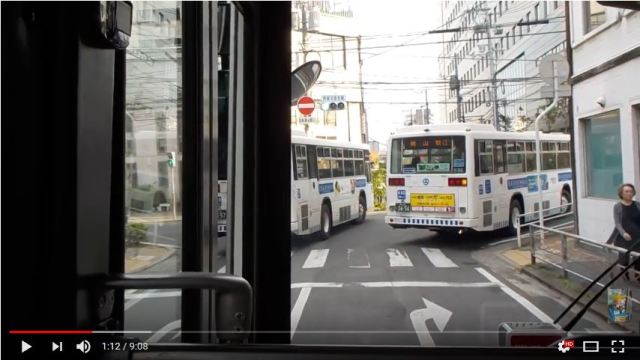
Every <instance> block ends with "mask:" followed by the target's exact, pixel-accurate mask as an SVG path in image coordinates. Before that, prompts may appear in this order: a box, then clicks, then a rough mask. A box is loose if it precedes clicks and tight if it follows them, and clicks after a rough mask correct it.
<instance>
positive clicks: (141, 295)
mask: <svg viewBox="0 0 640 360" xmlns="http://www.w3.org/2000/svg"><path fill="white" fill-rule="evenodd" d="M155 292H156V290H147V291H141V292H139V293H135V294H129V295H126V294H125V297H124V298H125V299H131V300H129V301H126V302H125V303H124V310H125V311H127V310H129V309H130V308H131V307H132V306H133V305H135V304H137V303H139V302H140V301H142V300H144V299H146V298H148V297H152V295H153V294H154V293H155Z"/></svg>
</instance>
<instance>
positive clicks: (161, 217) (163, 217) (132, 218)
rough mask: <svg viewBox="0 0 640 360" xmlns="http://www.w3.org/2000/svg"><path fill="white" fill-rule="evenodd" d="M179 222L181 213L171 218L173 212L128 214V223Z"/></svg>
mask: <svg viewBox="0 0 640 360" xmlns="http://www.w3.org/2000/svg"><path fill="white" fill-rule="evenodd" d="M172 221H175V222H180V221H182V213H177V214H176V217H175V218H174V217H173V211H162V212H155V213H141V212H133V211H132V212H131V213H130V214H129V218H128V222H129V223H136V222H137V223H154V222H172Z"/></svg>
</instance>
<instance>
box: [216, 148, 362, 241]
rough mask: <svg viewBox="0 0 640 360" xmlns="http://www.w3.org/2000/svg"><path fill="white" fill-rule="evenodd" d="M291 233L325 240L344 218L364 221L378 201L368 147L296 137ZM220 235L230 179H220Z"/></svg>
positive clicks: (293, 152) (224, 218) (345, 220)
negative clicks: (371, 173) (374, 189)
mask: <svg viewBox="0 0 640 360" xmlns="http://www.w3.org/2000/svg"><path fill="white" fill-rule="evenodd" d="M291 143H292V145H291V162H292V167H291V169H292V172H291V232H292V233H294V234H296V235H308V234H313V233H315V232H318V231H320V235H321V237H322V238H323V239H327V238H328V237H329V236H330V235H331V229H332V228H333V227H334V226H336V225H338V224H342V223H345V222H349V221H352V222H354V223H357V224H359V223H362V222H363V221H364V220H365V218H366V213H367V209H368V208H369V207H370V206H372V205H373V194H372V190H371V175H370V167H369V148H368V146H367V145H365V144H351V143H341V142H337V141H333V140H322V139H314V138H309V137H304V136H292V137H291ZM218 209H220V210H219V211H218V234H219V235H220V236H222V235H224V234H225V233H226V230H227V229H226V226H227V216H226V214H227V181H226V180H220V181H218Z"/></svg>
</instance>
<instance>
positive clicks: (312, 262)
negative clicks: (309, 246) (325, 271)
mask: <svg viewBox="0 0 640 360" xmlns="http://www.w3.org/2000/svg"><path fill="white" fill-rule="evenodd" d="M328 255H329V249H317V250H311V252H310V253H309V256H307V260H306V261H305V262H304V265H302V268H303V269H311V268H321V267H323V266H324V263H325V262H326V261H327V256H328Z"/></svg>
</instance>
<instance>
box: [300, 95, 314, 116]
mask: <svg viewBox="0 0 640 360" xmlns="http://www.w3.org/2000/svg"><path fill="white" fill-rule="evenodd" d="M315 108H316V103H315V101H313V99H312V98H310V97H308V96H303V97H301V98H300V100H298V111H300V113H301V114H302V115H304V116H309V115H311V113H312V112H313V110H314V109H315Z"/></svg>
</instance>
